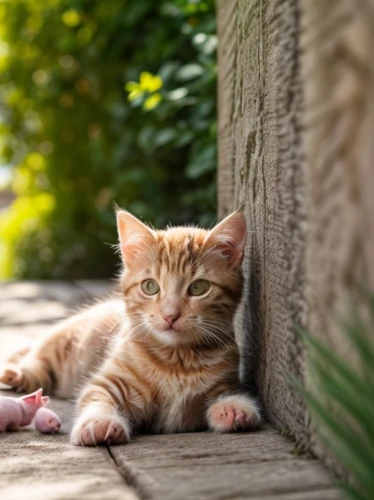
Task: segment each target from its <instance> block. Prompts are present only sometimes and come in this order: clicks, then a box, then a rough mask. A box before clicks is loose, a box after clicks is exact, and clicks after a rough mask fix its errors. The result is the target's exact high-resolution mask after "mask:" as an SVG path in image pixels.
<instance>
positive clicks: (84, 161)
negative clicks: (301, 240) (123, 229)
mask: <svg viewBox="0 0 374 500" xmlns="http://www.w3.org/2000/svg"><path fill="white" fill-rule="evenodd" d="M0 33H1V34H0V40H1V42H0V83H1V86H0V107H1V108H0V109H1V111H0V113H1V115H0V278H1V279H6V278H17V279H18V278H23V279H75V278H106V277H111V276H112V275H113V274H114V273H115V272H116V271H117V270H118V257H117V256H116V255H115V253H114V252H113V249H112V248H111V244H114V243H116V229H115V224H114V215H113V214H114V210H113V207H114V203H117V204H118V205H120V206H122V207H124V208H126V209H127V210H129V211H131V212H132V213H133V214H134V215H136V216H139V217H141V218H142V219H143V220H144V221H147V222H148V221H149V222H151V223H152V224H154V225H155V226H156V227H162V226H164V225H165V224H167V223H169V222H171V223H172V224H181V223H189V222H194V223H200V224H202V225H210V224H211V223H212V222H214V219H215V210H216V187H215V169H216V45H217V38H216V20H215V11H214V1H213V0H205V1H193V0H169V1H165V0H164V1H162V0H110V1H109V0H108V1H103V0H9V1H2V2H0Z"/></svg>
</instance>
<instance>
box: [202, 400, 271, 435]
mask: <svg viewBox="0 0 374 500" xmlns="http://www.w3.org/2000/svg"><path fill="white" fill-rule="evenodd" d="M207 418H208V423H209V426H210V428H211V429H213V430H215V431H218V432H233V431H237V430H247V429H253V428H255V427H257V426H258V425H259V424H260V422H261V415H260V411H259V408H258V406H257V404H256V403H255V401H254V400H253V399H251V398H250V397H248V396H244V395H236V396H235V395H234V396H225V397H222V398H221V399H219V400H218V401H216V402H215V403H214V404H212V405H211V406H210V407H209V408H208V411H207Z"/></svg>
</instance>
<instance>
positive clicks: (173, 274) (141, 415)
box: [0, 211, 260, 446]
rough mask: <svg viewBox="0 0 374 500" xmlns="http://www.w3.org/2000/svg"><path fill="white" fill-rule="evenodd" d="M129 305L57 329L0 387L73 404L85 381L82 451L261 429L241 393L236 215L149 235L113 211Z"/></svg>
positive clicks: (115, 304)
mask: <svg viewBox="0 0 374 500" xmlns="http://www.w3.org/2000/svg"><path fill="white" fill-rule="evenodd" d="M117 224H118V233H119V240H120V250H121V254H122V259H123V264H124V270H123V273H122V275H121V279H120V284H121V291H122V294H123V298H119V299H118V298H117V299H113V300H110V301H107V302H104V303H102V304H99V305H96V306H94V307H91V308H89V309H87V310H85V311H84V312H83V313H80V314H77V315H76V316H74V317H72V318H70V319H68V320H66V321H64V322H62V323H61V324H59V325H57V326H56V327H55V328H54V329H53V331H52V332H51V334H50V335H49V336H48V337H47V338H46V339H44V340H43V341H42V342H41V343H40V344H39V345H37V346H35V348H33V349H31V350H30V351H28V352H25V351H22V352H19V353H16V354H15V355H14V356H12V358H11V359H10V360H8V361H9V362H8V364H7V365H6V366H5V367H4V368H3V369H2V370H0V381H1V382H4V383H6V384H8V385H11V386H13V387H16V388H18V389H20V390H24V391H26V392H32V391H34V390H36V389H37V388H39V387H43V389H44V390H45V391H49V392H51V391H52V390H54V392H55V394H56V395H57V396H59V397H69V396H70V395H71V394H72V392H73V389H74V387H75V386H76V384H77V383H81V382H82V380H83V379H84V378H86V379H87V377H88V382H87V383H85V385H84V387H83V390H81V392H80V396H79V398H78V402H77V418H76V421H75V425H74V428H73V431H72V434H71V442H72V443H73V444H75V445H83V446H93V445H95V444H100V443H105V442H107V443H111V444H115V443H125V442H127V441H128V440H129V439H130V436H131V434H132V433H133V432H136V431H139V430H141V429H143V430H146V431H151V432H166V433H170V432H183V431H195V430H200V429H205V428H210V429H213V430H216V431H219V432H228V431H234V430H238V429H250V428H253V427H255V426H256V425H258V424H259V422H260V412H259V409H258V406H257V404H256V403H255V401H254V400H253V399H252V398H251V397H249V396H247V395H245V394H243V393H240V392H239V376H238V373H239V352H238V347H237V344H236V342H235V337H234V330H233V316H234V314H235V311H236V309H237V306H238V304H239V300H240V295H241V289H242V274H241V262H242V258H243V251H244V245H245V239H246V223H245V218H244V215H243V214H242V213H241V212H235V213H233V214H232V215H230V216H228V217H227V218H226V219H225V220H223V221H222V222H221V223H220V224H218V225H217V226H216V227H215V228H213V229H212V230H210V231H208V230H203V229H197V228H190V227H175V228H169V229H167V230H165V231H155V230H153V229H150V228H149V227H147V226H146V225H145V224H143V223H142V222H140V221H139V220H138V219H136V218H135V217H133V216H132V215H130V214H129V213H127V212H124V211H119V212H118V213H117Z"/></svg>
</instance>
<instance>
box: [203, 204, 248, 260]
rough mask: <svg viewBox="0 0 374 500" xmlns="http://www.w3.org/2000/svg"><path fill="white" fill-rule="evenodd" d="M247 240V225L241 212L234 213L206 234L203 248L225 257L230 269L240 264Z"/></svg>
mask: <svg viewBox="0 0 374 500" xmlns="http://www.w3.org/2000/svg"><path fill="white" fill-rule="evenodd" d="M246 239H247V224H246V221H245V217H244V213H243V212H234V213H232V214H231V215H228V216H227V217H226V218H225V219H223V221H222V222H220V223H219V224H217V225H216V226H215V227H214V228H213V229H212V230H211V231H210V233H209V234H208V236H207V237H206V240H205V242H204V247H208V248H214V249H215V250H217V251H218V252H220V253H221V254H222V255H223V256H224V257H227V259H228V261H229V262H230V265H232V267H238V266H240V264H241V263H242V260H243V255H244V247H245V242H246Z"/></svg>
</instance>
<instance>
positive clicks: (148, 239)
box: [117, 210, 155, 262]
mask: <svg viewBox="0 0 374 500" xmlns="http://www.w3.org/2000/svg"><path fill="white" fill-rule="evenodd" d="M117 229H118V237H119V243H120V248H121V254H122V258H123V260H124V261H126V262H129V261H130V260H131V259H133V258H134V257H136V256H137V255H141V254H143V253H144V250H145V249H148V248H149V245H152V243H153V242H154V240H155V231H153V230H152V229H151V228H149V227H148V226H146V225H145V224H143V222H141V221H140V220H139V219H137V218H136V217H134V216H133V215H131V214H129V213H128V212H125V211H124V210H119V211H118V212H117Z"/></svg>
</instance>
